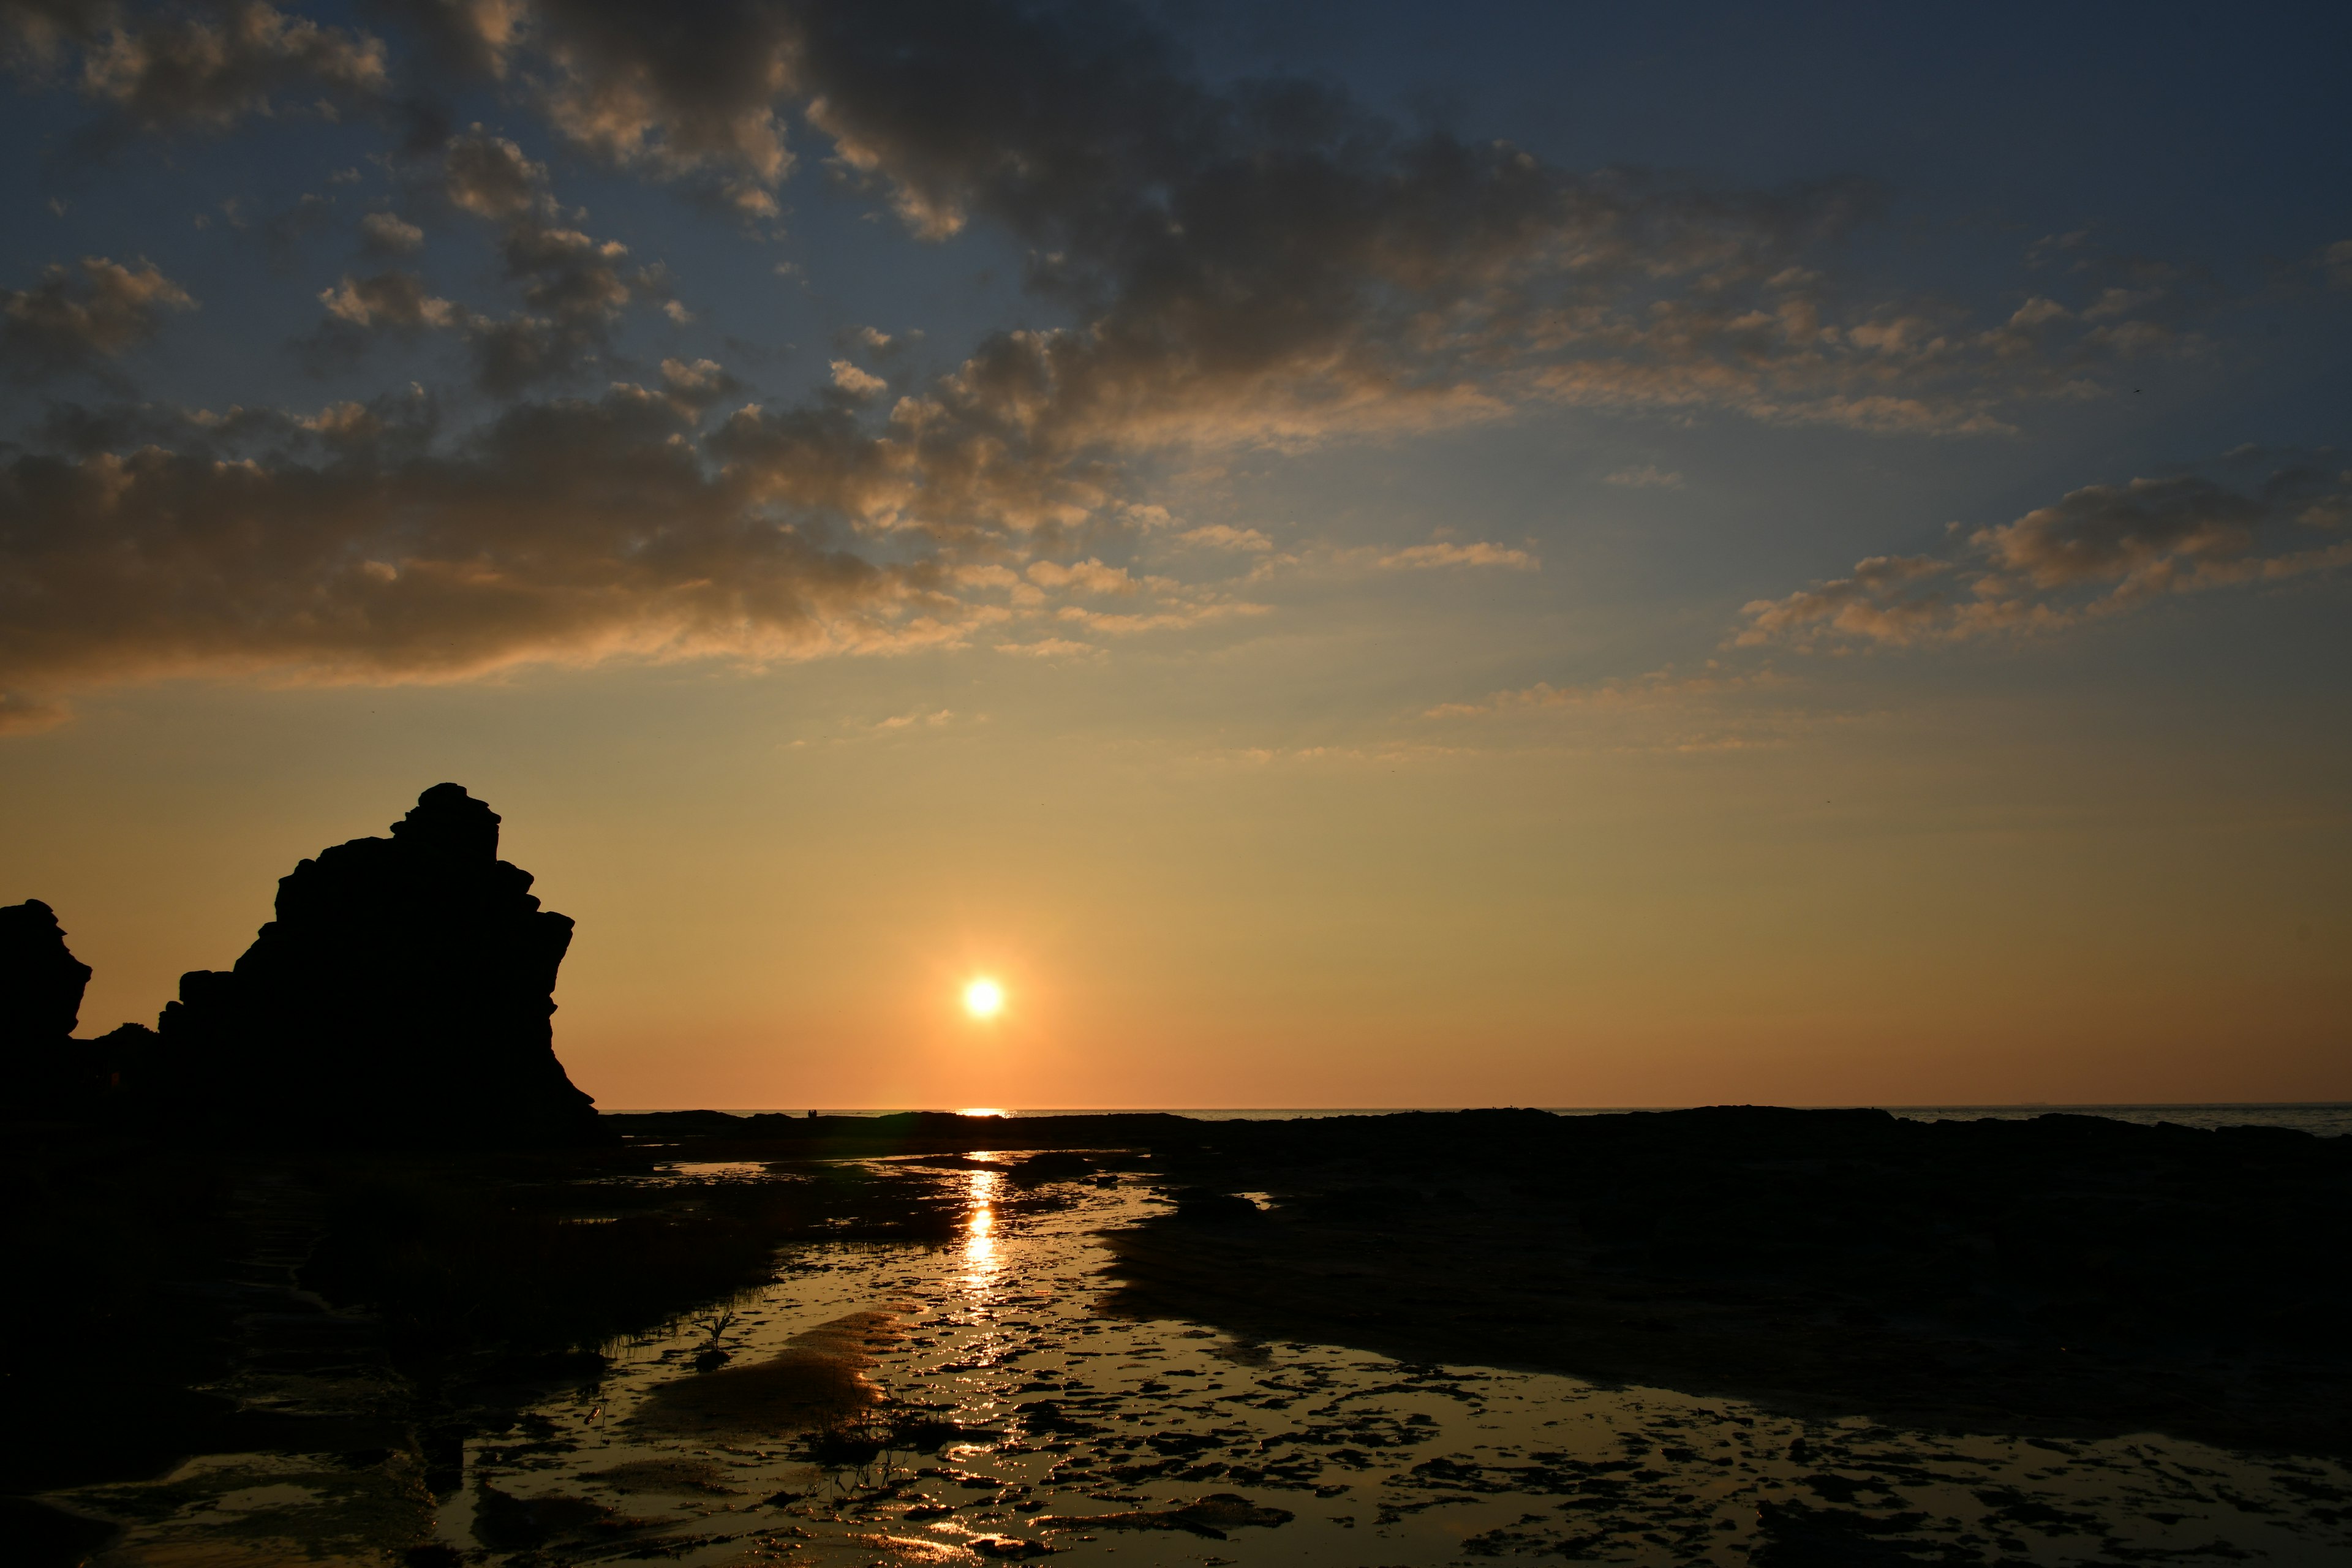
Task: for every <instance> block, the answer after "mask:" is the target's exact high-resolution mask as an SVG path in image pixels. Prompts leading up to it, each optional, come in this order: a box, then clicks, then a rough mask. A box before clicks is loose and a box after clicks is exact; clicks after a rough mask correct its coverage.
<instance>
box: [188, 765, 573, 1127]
mask: <svg viewBox="0 0 2352 1568" xmlns="http://www.w3.org/2000/svg"><path fill="white" fill-rule="evenodd" d="M498 848H499V816H498V814H497V813H495V812H493V811H492V810H491V809H490V808H489V806H488V805H486V804H484V803H483V802H481V801H478V800H475V799H473V798H472V797H471V796H469V795H467V793H466V792H465V790H464V789H462V788H460V787H459V786H458V785H457V784H436V785H434V786H433V787H432V788H431V789H428V790H426V791H425V793H424V794H423V795H420V796H418V797H417V802H416V809H415V810H414V811H412V812H410V813H409V814H408V815H407V816H405V817H404V818H403V819H402V820H401V821H399V822H397V823H394V825H393V828H392V837H390V838H354V839H352V841H351V842H350V843H348V844H341V845H338V846H336V847H334V848H331V849H328V850H326V851H324V852H322V853H321V854H320V856H319V858H317V859H315V860H305V861H303V862H302V863H301V864H300V865H299V866H297V867H295V868H294V870H293V873H292V874H291V875H290V876H288V877H285V878H283V879H280V880H279V882H278V918H277V919H276V920H275V921H271V922H270V923H269V924H268V925H266V926H263V927H262V928H261V931H260V934H259V935H258V936H257V937H256V938H255V939H254V943H253V945H252V946H251V947H249V948H247V950H246V952H245V956H244V957H242V958H240V959H238V960H237V961H236V968H235V969H233V970H229V971H226V972H224V971H218V970H197V971H194V972H193V973H188V974H184V975H183V976H181V979H180V1000H179V1001H177V1002H175V1003H173V1004H172V1005H169V1006H167V1007H166V1008H164V1009H163V1040H164V1043H165V1045H166V1046H167V1047H169V1049H170V1051H171V1053H172V1055H173V1058H174V1062H173V1067H174V1070H175V1071H176V1072H179V1073H181V1074H182V1075H184V1081H185V1082H186V1083H187V1085H188V1088H189V1091H190V1093H189V1098H190V1099H192V1100H194V1101H196V1102H197V1103H198V1104H199V1105H200V1106H202V1107H204V1108H205V1109H207V1110H212V1111H213V1112H215V1114H226V1115H232V1116H246V1117H255V1118H260V1119H264V1120H267V1121H270V1122H272V1123H275V1124H278V1125H290V1126H291V1127H292V1128H293V1129H295V1130H309V1131H313V1132H332V1131H337V1130H340V1129H346V1128H348V1129H350V1130H352V1131H360V1132H363V1133H367V1134H371V1135H393V1136H401V1135H415V1136H422V1137H426V1138H433V1139H448V1138H452V1137H455V1138H467V1139H473V1138H487V1139H508V1138H523V1139H530V1140H540V1139H547V1138H558V1139H563V1138H570V1137H574V1136H586V1135H593V1127H594V1122H595V1112H594V1110H593V1101H592V1100H590V1099H589V1097H588V1096H587V1095H585V1094H583V1093H581V1092H580V1090H578V1089H574V1088H573V1087H572V1081H571V1079H568V1078H567V1077H565V1076H564V1071H563V1068H562V1064H561V1063H560V1062H558V1061H557V1060H556V1059H555V1051H554V1047H553V1044H552V1037H551V1028H550V1026H549V1022H548V1019H549V1016H550V1015H551V1014H552V1013H553V1012H554V1011H555V1003H554V1001H553V999H552V993H553V991H554V989H555V974H556V969H557V967H558V966H559V965H560V964H561V963H562V962H563V953H564V950H565V949H566V948H568V947H569V946H570V945H571V943H572V921H571V920H570V919H569V918H567V917H565V916H563V915H559V914H554V913H551V912H548V911H546V910H541V908H540V907H539V900H537V899H535V898H533V897H532V896H531V894H530V884H531V877H530V873H529V872H528V871H524V870H521V869H520V868H517V867H515V866H512V865H509V863H508V862H506V861H504V860H501V859H499V858H498Z"/></svg>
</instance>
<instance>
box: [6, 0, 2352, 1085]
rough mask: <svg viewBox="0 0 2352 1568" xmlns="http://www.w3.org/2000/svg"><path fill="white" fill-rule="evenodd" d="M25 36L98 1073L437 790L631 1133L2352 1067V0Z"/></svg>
mask: <svg viewBox="0 0 2352 1568" xmlns="http://www.w3.org/2000/svg"><path fill="white" fill-rule="evenodd" d="M0 51H5V71H6V74H5V78H0V137H5V142H4V143H0V144H5V146H6V147H7V148H8V149H10V155H9V156H7V157H6V158H5V160H0V211H5V213H6V214H7V215H8V219H7V221H6V222H5V224H0V819H4V820H5V822H6V823H7V825H8V829H7V831H6V833H5V835H0V901H10V902H13V901H16V900H21V899H25V898H39V899H42V900H46V901H47V902H48V903H50V904H51V905H52V906H53V907H54V908H55V909H56V910H58V916H59V918H60V920H61V921H62V922H63V924H64V926H65V927H66V929H67V931H68V932H69V933H70V934H69V938H68V940H69V942H71V944H72V947H73V949H74V951H75V952H76V953H77V954H78V955H79V957H80V958H81V959H82V960H83V961H84V962H86V963H89V964H91V965H92V966H93V967H94V969H95V971H96V973H95V977H94V978H93V980H92V982H91V984H90V987H89V994H88V997H87V999H86V1001H85V1003H84V1005H83V1008H82V1015H81V1018H82V1029H81V1032H82V1033H83V1034H84V1035H94V1034H97V1033H100V1032H102V1031H103V1030H105V1029H107V1028H110V1027H111V1026H114V1025H115V1024H118V1023H120V1022H123V1021H125V1020H137V1021H142V1022H152V1018H153V1016H154V1015H155V1014H156V1013H157V1012H158V1011H159V1010H160V1008H161V1007H162V1006H163V1004H164V1003H165V1002H167V1001H169V1000H170V999H171V998H172V997H173V994H175V989H176V985H177V982H178V976H179V975H180V973H182V972H183V971H185V970H190V969H197V968H225V967H227V966H228V965H229V964H230V963H232V962H234V960H235V959H236V955H237V954H238V953H239V952H242V951H243V949H244V947H245V946H246V944H247V942H250V941H251V939H252V935H253V932H254V931H255V929H256V928H257V926H258V925H259V924H260V923H261V922H262V921H265V920H267V919H268V918H269V904H270V899H271V897H272V896H273V893H274V890H275V879H277V878H278V877H279V876H282V875H284V874H285V873H286V872H287V871H289V870H290V869H291V868H292V867H293V865H294V863H295V862H296V861H297V860H298V859H299V858H302V857H304V856H307V855H310V854H314V853H316V852H317V851H318V850H319V849H320V848H321V847H325V846H327V845H330V844H333V843H339V842H341V841H342V840H344V839H347V838H352V837H362V836H365V835H370V834H381V833H383V831H384V830H385V827H386V826H387V825H388V824H389V823H391V822H392V821H394V820H395V819H396V818H398V817H399V816H401V815H402V813H403V812H404V811H405V810H406V809H407V807H408V806H409V805H410V804H412V803H413V802H414V800H415V796H416V795H417V794H418V792H419V791H421V790H423V789H424V788H425V787H426V786H428V785H430V784H436V783H438V782H441V781H443V780H450V781H454V782H457V783H459V784H464V785H466V786H467V788H468V789H469V790H471V791H472V793H473V794H475V795H478V796H480V797H482V798H484V799H487V800H488V802H489V803H490V804H491V805H492V806H493V807H494V808H496V809H497V810H498V811H499V813H501V814H502V816H504V818H505V837H504V841H503V847H502V853H503V854H504V855H505V856H506V857H507V858H509V859H511V860H513V861H515V862H516V863H517V864H519V865H521V866H523V867H525V868H528V869H530V871H532V872H533V873H534V874H536V876H537V878H538V883H537V891H538V893H539V894H540V895H541V897H542V898H543V899H544V900H546V902H547V906H548V907H549V908H551V909H554V910H561V911H562V912H564V913H566V914H568V915H571V916H572V918H573V919H574V920H575V921H578V931H577V935H576V937H575V940H574V942H573V944H572V952H571V955H570V957H569V959H568V960H567V962H566V964H565V967H564V970H563V973H562V981H561V984H560V985H559V987H558V990H557V994H556V1000H557V1002H558V1004H559V1009H560V1010H559V1011H558V1013H557V1015H556V1020H555V1028H556V1045H557V1049H558V1052H559V1054H560V1055H561V1057H562V1059H563V1060H564V1062H565V1063H566V1065H567V1067H568V1068H570V1070H571V1072H572V1077H573V1079H574V1080H575V1081H576V1082H578V1083H579V1084H580V1085H581V1087H583V1089H587V1090H588V1091H589V1092H590V1093H592V1094H593V1095H595V1096H596V1097H597V1099H598V1100H599V1102H600V1103H601V1104H602V1105H604V1107H606V1108H607V1109H624V1108H649V1107H680V1106H712V1107H720V1108H784V1109H793V1108H801V1107H819V1106H821V1107H827V1108H859V1107H865V1108H889V1107H908V1106H946V1107H970V1106H1020V1107H1034V1108H1045V1107H1056V1106H1068V1107H1143V1106H1183V1107H1217V1106H1227V1107H1279V1106H1318V1107H1327V1106H1360V1107H1379V1106H1404V1105H1439V1106H1454V1105H1489V1104H1523V1105H1524V1104H1533V1105H1551V1106H1606V1105H1680V1104H1700V1103H1717V1102H1728V1101H1774V1102H1780V1103H1792V1104H1853V1103H1878V1104H1930V1103H1969V1104H1974V1103H2019V1102H2044V1101H2046V1102H2053V1103H2068V1102H2073V1103H2093V1102H2163V1101H2197V1100H2331V1099H2333V1100H2346V1099H2352V902H2347V896H2346V889H2347V887H2348V886H2352V878H2348V877H2347V872H2352V723H2347V698H2352V614H2347V611H2352V125H2348V124H2347V114H2346V110H2345V108H2344V97H2343V93H2342V88H2341V84H2342V80H2343V74H2344V71H2345V68H2346V67H2347V63H2352V16H2347V13H2345V12H2344V11H2342V10H2341V8H2337V7H2323V6H2314V5H2269V6H2264V5H2249V6H2243V7H2236V8H2231V9H2229V10H2226V11H2225V10H2217V9H2215V8H2213V7H2210V6H2189V5H2130V6H2126V5H2097V4H2086V5H2073V6H2063V7H2051V6H2046V5H2045V6H2031V7H2029V6H2023V5H1979V6H1968V7H1961V6H1950V7H1944V8H1941V9H1933V10H1931V9H1929V8H1926V7H1885V6H1874V5H1812V6H1793V7H1780V8H1766V7H1756V6H1747V5H1714V4H1665V5H1654V6H1642V7H1629V6H1615V5H1612V6H1601V5H1570V4H1543V5H1536V4H1528V5H1517V4H1502V3H1489V4H1478V3H1452V4H1446V5H1434V4H1413V5H1402V4H1390V5H1376V4H1365V3H1351V4H1348V5H1336V4H1334V5H1324V4H1307V3H1303V0H1301V3H1290V4H1253V5H1240V4H1225V3H1223V0H1187V3H1178V0H1171V3H1169V4H1164V5H1143V6H1126V5H1118V4H1112V3H1108V0H1105V3H1097V4H1087V5H1070V6H1055V5H1013V4H1004V3H1001V0H961V3H957V4H945V3H939V4H931V3H925V0H865V3H861V4H856V5H851V4H830V3H822V0H734V3H725V4H677V3H671V4H664V5H650V4H646V3H645V0H367V3H365V4H362V5H314V6H296V5H283V6H280V5H272V4H268V3H265V0H245V3H223V4H210V3H197V4H186V5H162V6H153V5H139V4H130V3H124V4H86V3H83V0H0ZM982 976H985V977H988V978H991V979H992V980H994V981H996V982H997V983H998V984H1000V985H1001V986H1002V988H1003V998H1004V1002H1003V1009H1002V1011H1001V1012H999V1013H998V1014H996V1015H995V1016H992V1017H990V1018H985V1019H982V1018H976V1017H974V1016H971V1014H970V1013H969V1012H968V1011H967V1010H966V1009H965V1008H964V1006H963V1005H961V998H962V996H963V994H964V990H965V987H966V986H967V984H969V983H970V982H971V980H972V979H974V978H976V977H982ZM354 1002H355V1005H364V1003H363V999H354ZM333 1048H335V1047H334V1045H333V1042H332V1041H331V1040H322V1041H321V1042H320V1049H322V1050H331V1049H333Z"/></svg>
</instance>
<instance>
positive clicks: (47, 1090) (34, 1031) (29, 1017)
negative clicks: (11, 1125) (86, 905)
mask: <svg viewBox="0 0 2352 1568" xmlns="http://www.w3.org/2000/svg"><path fill="white" fill-rule="evenodd" d="M88 985H89V964H87V963H82V962H81V961H80V960H79V959H78V958H76V957H74V955H73V952H72V951H71V950H70V949H68V947H67V946H66V933H65V931H64V930H63V929H62V928H60V927H59V926H58V917H57V913H56V911H55V910H51V909H50V908H49V906H48V905H47V904H45V903H43V902H41V900H38V899H27V900H25V901H24V902H23V903H21V904H11V905H9V906H7V907H6V908H5V909H0V1102H5V1106H6V1108H7V1110H9V1111H10V1112H11V1113H13V1114H16V1115H31V1116H47V1115H54V1114H58V1113H60V1112H74V1111H79V1110H82V1109H84V1105H83V1102H84V1101H87V1100H92V1099H94V1098H95V1096H96V1094H97V1090H98V1087H99V1083H98V1079H97V1078H96V1076H95V1073H94V1071H93V1068H92V1066H91V1063H90V1062H89V1059H88V1056H87V1052H86V1050H85V1049H84V1048H83V1047H81V1046H80V1044H79V1042H77V1041H76V1040H75V1039H74V1037H73V1032H74V1026H75V1024H77V1023H79V1021H80V1018H81V994H82V991H83V990H84V988H86V987H87V986H88Z"/></svg>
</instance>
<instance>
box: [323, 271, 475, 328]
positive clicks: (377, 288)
mask: <svg viewBox="0 0 2352 1568" xmlns="http://www.w3.org/2000/svg"><path fill="white" fill-rule="evenodd" d="M319 303H320V304H321V305H324V306H325V307H326V308H327V315H328V317H329V319H330V320H331V321H335V322H337V323H339V324H341V325H342V326H346V327H352V328H357V329H359V330H361V331H378V330H383V331H410V332H414V331H431V330H444V329H446V328H450V327H455V326H459V325H462V324H463V322H464V320H465V312H464V311H462V310H459V309H458V308H457V305H456V304H455V303H454V302H453V301H451V300H442V299H437V298H436V297H435V296H434V294H433V292H432V290H431V289H428V288H426V287H425V279H422V278H420V277H418V276H417V275H416V274H415V273H414V272H379V273H376V274H374V275H373V277H368V278H353V277H352V276H351V275H350V274H349V273H345V274H344V275H343V279H342V281H341V282H340V283H338V284H336V285H335V286H334V287H333V288H331V289H321V290H320V293H319Z"/></svg>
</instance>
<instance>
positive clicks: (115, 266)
mask: <svg viewBox="0 0 2352 1568" xmlns="http://www.w3.org/2000/svg"><path fill="white" fill-rule="evenodd" d="M195 308H196V302H195V300H193V299H191V298H189V296H188V292H187V290H186V289H183V288H181V287H180V286H179V285H178V284H177V283H174V282H173V281H172V280H171V279H169V278H166V277H164V276H163V272H162V271H161V270H160V269H158V268H156V266H155V264H154V263H152V262H151V261H140V262H138V263H136V264H135V265H133V266H129V267H126V266H124V265H122V264H121V262H118V261H112V260H110V259H109V258H106V257H103V256H85V257H83V258H81V260H80V261H79V263H77V264H76V265H74V266H72V267H65V266H57V267H51V268H47V270H45V271H44V272H43V273H42V274H41V278H40V281H39V282H37V283H36V284H34V285H33V286H32V287H31V288H29V289H0V365H5V367H6V370H7V374H9V375H10V376H11V377H13V378H15V379H16V380H19V381H45V380H48V379H50V378H52V377H56V376H61V375H66V374H71V373H73V372H76V371H87V370H92V369H96V368H99V367H100V366H102V365H103V364H104V363H106V362H108V361H110V360H113V359H116V358H119V357H120V356H121V355H122V354H123V353H126V352H127V351H129V350H131V349H132V348H135V347H137V346H138V345H139V344H141V343H142V342H146V341H147V340H148V339H149V338H152V337H153V336H154V335H155V331H156V329H157V328H158V327H159V326H160V325H161V324H162V321H163V314H164V312H165V311H167V310H194V309H195Z"/></svg>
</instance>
